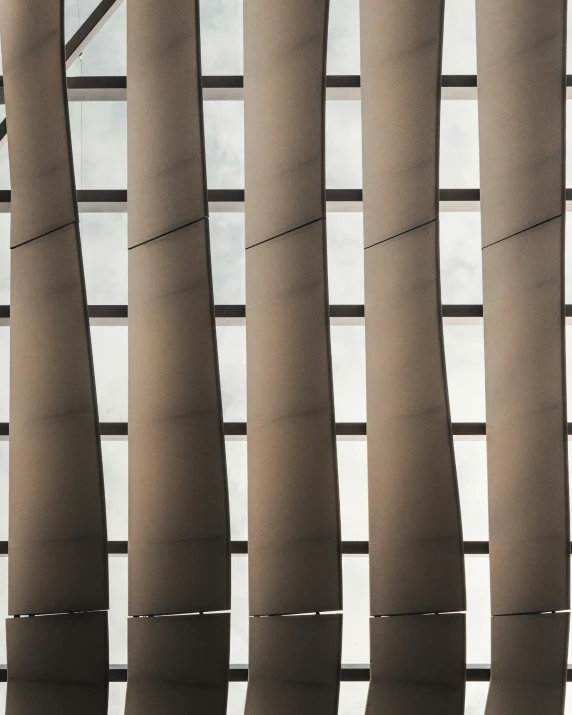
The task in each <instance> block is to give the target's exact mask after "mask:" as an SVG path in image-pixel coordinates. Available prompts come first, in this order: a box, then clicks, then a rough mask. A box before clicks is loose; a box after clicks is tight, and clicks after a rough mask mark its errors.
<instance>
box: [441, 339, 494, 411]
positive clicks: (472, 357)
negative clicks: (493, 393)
mask: <svg viewBox="0 0 572 715" xmlns="http://www.w3.org/2000/svg"><path fill="white" fill-rule="evenodd" d="M443 332H444V338H445V358H446V363H447V378H448V383H449V401H450V403H451V418H452V420H453V422H485V421H486V418H485V352H484V337H483V327H482V325H470V326H467V325H445V326H444V330H443Z"/></svg>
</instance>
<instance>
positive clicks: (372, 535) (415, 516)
mask: <svg viewBox="0 0 572 715" xmlns="http://www.w3.org/2000/svg"><path fill="white" fill-rule="evenodd" d="M440 307H441V306H440V291H439V248H438V224H437V223H436V222H433V223H430V224H428V225H426V226H423V227H421V228H418V229H416V230H414V231H410V232H409V233H406V234H403V235H402V236H399V237H397V238H393V239H391V240H389V241H384V242H382V243H380V244H378V245H376V246H372V247H370V248H368V249H366V251H365V325H366V354H367V363H366V366H367V398H368V399H367V424H368V466H369V550H370V559H369V564H370V593H371V612H372V614H373V615H391V614H403V613H429V612H442V611H461V610H464V608H465V583H464V559H463V537H462V529H461V516H460V508H459V495H458V490H457V479H456V470H455V459H454V452H453V438H452V432H451V424H450V417H449V407H448V395H447V379H446V373H445V364H444V349H443V334H442V322H441V310H440Z"/></svg>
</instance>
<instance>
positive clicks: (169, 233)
mask: <svg viewBox="0 0 572 715" xmlns="http://www.w3.org/2000/svg"><path fill="white" fill-rule="evenodd" d="M208 218H209V217H208V216H201V218H197V219H195V220H194V221H189V223H184V224H183V225H182V226H177V228H172V229H171V230H170V231H165V233H161V234H159V235H158V236H153V238H148V239H147V240H146V241H141V243H138V244H136V245H135V246H131V247H130V248H128V249H127V250H128V251H133V249H135V248H139V246H145V245H146V244H147V243H151V241H157V239H159V238H165V236H170V235H171V234H172V233H176V232H177V231H182V230H183V229H184V228H188V227H189V226H194V225H195V224H196V223H200V222H201V221H208Z"/></svg>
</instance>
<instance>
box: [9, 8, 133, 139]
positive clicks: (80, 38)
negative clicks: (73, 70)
mask: <svg viewBox="0 0 572 715" xmlns="http://www.w3.org/2000/svg"><path fill="white" fill-rule="evenodd" d="M122 3H123V0H101V2H100V3H99V5H98V6H97V7H96V8H95V10H94V11H93V12H92V13H91V15H90V16H89V17H88V18H87V20H86V21H85V22H84V23H83V24H82V25H81V27H80V28H78V30H77V32H76V33H75V34H74V35H73V37H72V38H71V39H70V40H69V41H68V42H67V43H66V69H68V68H69V67H71V65H72V64H73V63H74V62H75V60H76V59H77V58H78V57H79V56H80V55H81V53H82V52H83V51H84V49H85V48H86V46H87V45H88V44H89V43H90V42H91V41H92V40H93V38H94V37H95V36H96V35H97V33H98V32H99V31H100V30H101V28H102V27H103V26H104V25H105V23H106V22H107V21H108V20H109V18H110V17H111V16H112V15H113V13H114V12H115V11H116V10H117V9H118V8H119V6H120V5H121V4H122ZM7 136H8V128H7V125H6V120H5V119H4V120H2V122H0V149H1V148H2V147H3V146H4V144H5V143H6V139H7Z"/></svg>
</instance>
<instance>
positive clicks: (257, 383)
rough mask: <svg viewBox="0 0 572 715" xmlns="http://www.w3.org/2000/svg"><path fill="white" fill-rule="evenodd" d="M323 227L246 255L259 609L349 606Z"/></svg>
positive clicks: (253, 548)
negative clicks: (345, 594) (344, 593)
mask: <svg viewBox="0 0 572 715" xmlns="http://www.w3.org/2000/svg"><path fill="white" fill-rule="evenodd" d="M324 228H325V226H324V222H323V221H318V222H315V223H313V224H310V225H309V226H306V227H304V228H301V229H299V230H298V231H292V232H291V233H289V234H286V235H285V236H281V237H279V238H275V239H273V240H272V241H266V242H265V243H262V244H261V245H259V246H255V247H253V248H251V249H249V250H248V251H247V252H246V296H247V313H248V320H247V326H246V336H247V362H246V365H247V383H248V479H249V488H248V499H249V502H248V536H249V552H248V553H249V559H248V560H249V596H250V613H251V615H267V614H270V615H272V614H280V613H308V612H315V611H330V610H338V609H340V608H341V602H342V596H341V542H340V519H339V502H338V485H337V467H336V442H335V425H334V409H333V395H332V379H331V361H330V354H329V316H328V312H329V311H328V294H327V283H326V281H327V276H326V237H325V231H324Z"/></svg>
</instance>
